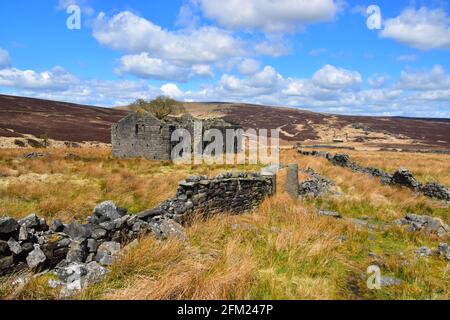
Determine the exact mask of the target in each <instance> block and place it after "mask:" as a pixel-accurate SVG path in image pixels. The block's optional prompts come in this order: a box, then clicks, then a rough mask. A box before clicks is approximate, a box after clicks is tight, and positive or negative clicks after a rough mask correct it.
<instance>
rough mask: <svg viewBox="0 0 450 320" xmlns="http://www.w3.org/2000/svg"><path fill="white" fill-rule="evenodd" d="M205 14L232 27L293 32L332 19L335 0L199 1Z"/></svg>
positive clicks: (334, 13)
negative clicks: (305, 25) (306, 25)
mask: <svg viewBox="0 0 450 320" xmlns="http://www.w3.org/2000/svg"><path fill="white" fill-rule="evenodd" d="M199 2H200V6H201V9H202V11H203V14H204V15H205V16H206V17H208V18H211V19H214V20H216V21H217V22H218V23H219V24H221V25H223V26H225V27H227V28H231V29H246V30H260V31H263V32H267V33H278V32H292V31H296V30H298V29H301V28H302V27H303V26H304V24H307V23H313V22H321V21H329V20H332V19H333V18H334V17H335V15H336V13H337V12H338V11H339V8H340V5H339V2H338V1H334V0H277V1H273V0H245V1H242V0H227V1H223V0H199Z"/></svg>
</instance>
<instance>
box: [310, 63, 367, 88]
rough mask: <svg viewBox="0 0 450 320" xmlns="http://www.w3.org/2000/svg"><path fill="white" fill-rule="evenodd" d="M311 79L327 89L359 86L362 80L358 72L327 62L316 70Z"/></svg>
mask: <svg viewBox="0 0 450 320" xmlns="http://www.w3.org/2000/svg"><path fill="white" fill-rule="evenodd" d="M312 79H313V81H314V83H315V84H317V85H319V86H321V87H323V88H328V89H343V88H352V87H356V86H359V85H360V84H361V82H362V78H361V74H359V72H357V71H350V70H346V69H343V68H337V67H335V66H332V65H329V64H327V65H325V66H324V67H323V68H322V69H320V70H319V71H317V72H316V73H315V74H314V75H313V78H312Z"/></svg>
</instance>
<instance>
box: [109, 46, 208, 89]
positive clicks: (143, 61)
mask: <svg viewBox="0 0 450 320" xmlns="http://www.w3.org/2000/svg"><path fill="white" fill-rule="evenodd" d="M116 71H118V73H119V74H125V73H126V74H132V75H135V76H137V77H140V78H153V79H158V80H176V81H179V82H186V81H188V80H189V79H191V78H193V77H195V76H201V77H211V76H212V75H213V72H212V69H211V67H210V66H209V65H193V66H190V67H186V66H183V65H176V64H173V63H172V62H170V61H165V60H162V59H157V58H151V57H150V55H149V54H148V53H146V52H143V53H141V54H138V55H126V56H123V57H122V58H120V65H119V67H118V68H117V70H116Z"/></svg>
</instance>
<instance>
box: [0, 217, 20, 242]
mask: <svg viewBox="0 0 450 320" xmlns="http://www.w3.org/2000/svg"><path fill="white" fill-rule="evenodd" d="M17 231H19V224H18V223H17V221H16V220H14V219H13V218H0V240H9V238H10V237H11V236H13V235H14V234H15V233H17Z"/></svg>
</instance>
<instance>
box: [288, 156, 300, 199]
mask: <svg viewBox="0 0 450 320" xmlns="http://www.w3.org/2000/svg"><path fill="white" fill-rule="evenodd" d="M285 190H286V192H287V193H288V194H289V195H290V196H291V197H292V198H295V199H297V198H298V165H297V164H296V163H292V164H290V165H288V172H287V177H286V189H285Z"/></svg>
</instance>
